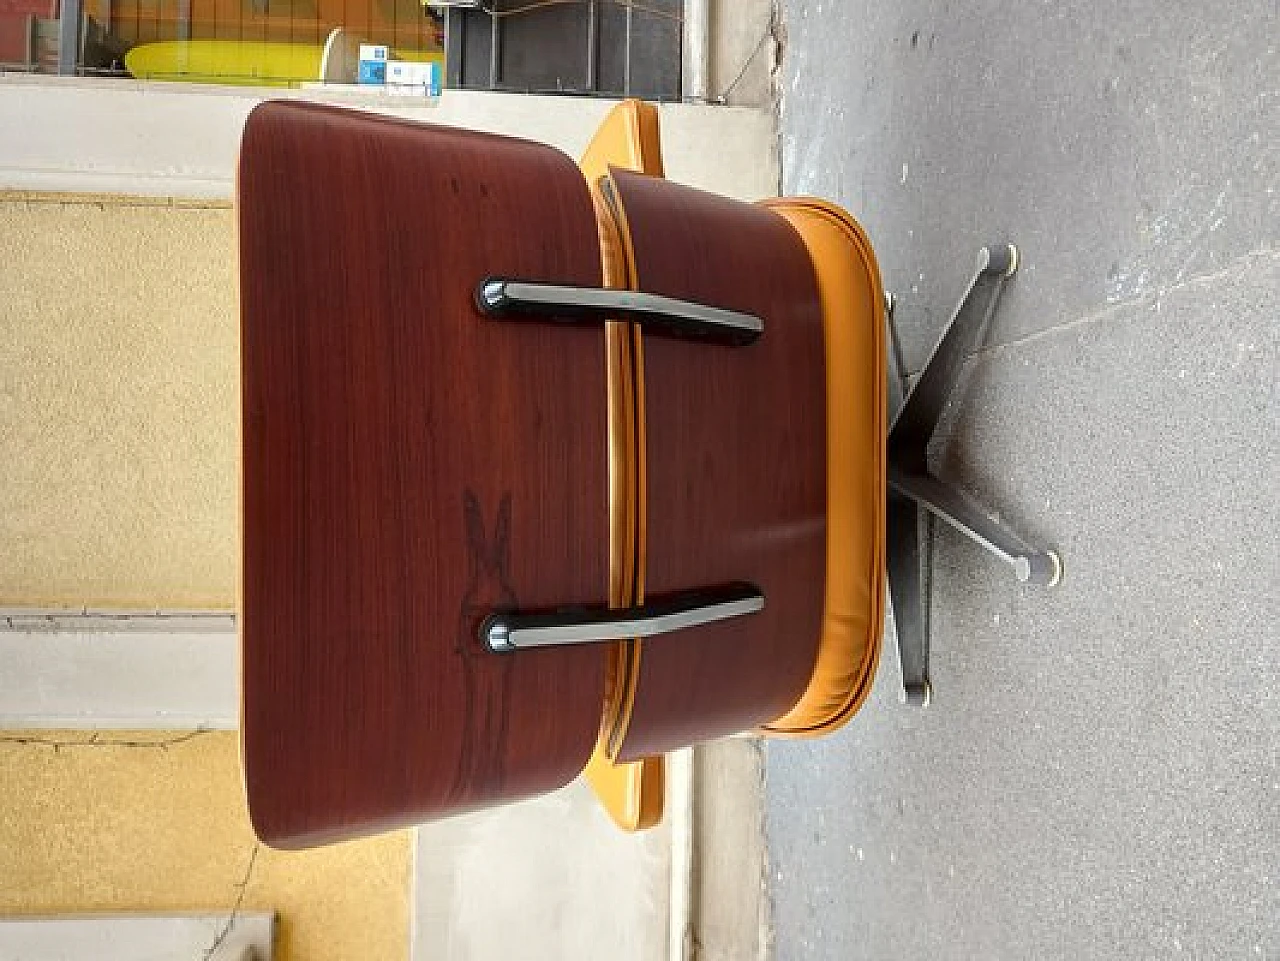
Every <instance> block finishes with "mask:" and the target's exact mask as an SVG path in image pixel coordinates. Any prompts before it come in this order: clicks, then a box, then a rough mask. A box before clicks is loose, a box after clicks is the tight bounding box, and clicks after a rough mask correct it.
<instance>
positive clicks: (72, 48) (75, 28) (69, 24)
mask: <svg viewBox="0 0 1280 961" xmlns="http://www.w3.org/2000/svg"><path fill="white" fill-rule="evenodd" d="M60 9H61V16H60V17H59V18H58V73H60V74H63V75H65V76H74V74H75V72H76V67H77V66H78V65H79V61H80V30H81V23H80V20H81V15H82V13H83V5H82V3H81V0H62V3H61V4H60Z"/></svg>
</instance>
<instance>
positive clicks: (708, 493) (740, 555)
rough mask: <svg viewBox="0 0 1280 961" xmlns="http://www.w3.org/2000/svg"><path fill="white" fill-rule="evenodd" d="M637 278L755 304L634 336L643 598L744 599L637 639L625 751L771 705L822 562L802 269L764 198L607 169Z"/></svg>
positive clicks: (744, 725) (777, 700)
mask: <svg viewBox="0 0 1280 961" xmlns="http://www.w3.org/2000/svg"><path fill="white" fill-rule="evenodd" d="M610 176H611V179H612V184H613V192H614V196H615V197H616V199H617V202H618V207H619V210H620V215H621V218H622V220H623V221H624V230H623V233H624V235H625V238H626V246H627V253H628V257H629V259H630V261H631V266H632V270H633V272H634V276H635V278H636V281H637V284H638V287H639V289H641V290H644V291H646V292H649V293H656V294H665V295H668V296H672V297H679V298H682V299H686V300H692V301H696V302H700V303H706V304H712V305H715V306H719V307H727V308H730V309H735V310H742V311H747V312H750V313H755V314H758V315H759V316H760V317H762V318H763V320H764V335H763V336H762V337H761V338H760V339H759V341H757V342H756V344H755V345H753V346H751V347H739V348H733V347H719V346H707V345H700V344H693V343H690V342H688V341H681V340H674V339H668V338H663V337H660V336H655V335H652V334H650V333H648V332H646V333H645V334H644V335H643V346H642V350H637V351H636V356H637V359H638V363H639V364H640V366H639V367H638V369H639V370H640V371H641V372H642V373H641V376H642V378H643V383H642V389H641V390H640V392H639V395H640V398H641V399H640V404H641V410H642V412H643V428H642V431H641V436H642V437H643V438H644V443H645V448H646V449H645V457H644V461H643V463H644V474H643V493H642V497H643V501H642V502H643V504H644V518H643V521H642V524H641V530H642V533H641V537H640V540H641V542H642V543H643V544H644V545H645V554H646V556H645V558H644V564H643V570H642V581H643V592H644V596H647V597H653V596H654V595H659V594H663V593H668V592H672V591H678V590H684V589H689V588H694V587H706V586H713V585H717V584H724V583H727V582H730V581H750V582H753V583H755V584H756V585H758V586H759V587H761V588H762V589H763V591H764V594H765V598H766V602H765V609H764V611H763V612H761V613H760V614H756V615H753V616H750V617H745V618H739V619H736V620H732V621H727V622H722V623H719V624H712V625H709V626H706V627H701V628H695V629H691V630H686V631H680V632H678V633H676V634H672V635H670V636H666V637H659V638H654V639H651V640H648V641H644V642H641V645H640V657H639V671H638V675H637V678H636V685H635V696H634V702H633V704H632V710H631V717H630V722H629V725H628V727H627V730H626V733H625V736H624V737H623V738H622V740H621V744H620V747H619V752H618V754H619V757H620V758H622V759H624V760H629V759H633V758H637V757H641V756H644V755H649V754H657V753H660V752H663V751H667V750H671V749H674V748H678V747H681V746H684V745H687V744H690V743H693V742H696V741H699V740H704V739H706V738H709V737H716V736H719V735H723V734H729V733H732V732H736V731H742V730H746V729H750V728H752V727H754V726H756V725H758V724H760V723H763V722H765V721H768V720H771V719H772V718H774V717H777V716H778V715H780V714H782V713H783V712H785V711H786V710H787V709H788V708H789V707H791V705H792V704H793V703H794V702H795V701H796V699H797V698H798V697H799V695H800V694H801V693H802V691H803V690H804V687H805V684H806V683H807V681H808V679H809V675H810V673H811V672H812V670H813V664H814V658H815V654H816V649H817V644H818V638H819V632H820V628H821V618H822V603H823V590H824V577H825V571H826V415H825V403H826V388H825V383H824V357H823V332H822V318H821V315H820V313H819V301H818V294H817V288H816V279H815V277H814V273H813V268H812V265H811V263H810V260H809V257H808V254H807V253H806V252H805V250H804V247H803V245H802V243H801V240H800V238H799V236H798V235H797V234H796V233H795V231H794V230H793V229H792V227H791V226H790V225H789V224H788V223H786V221H784V220H783V219H782V218H781V217H779V216H778V215H777V214H775V213H773V212H772V211H769V210H767V209H765V208H763V207H759V206H755V205H751V204H744V203H739V202H735V201H732V200H728V199H726V198H723V197H718V196H715V195H713V194H708V193H703V192H701V191H698V190H693V189H691V188H688V187H682V186H679V185H676V184H672V183H670V182H668V181H665V180H662V179H659V178H654V177H645V176H641V175H637V174H633V173H629V172H625V171H621V170H613V171H611V175H610Z"/></svg>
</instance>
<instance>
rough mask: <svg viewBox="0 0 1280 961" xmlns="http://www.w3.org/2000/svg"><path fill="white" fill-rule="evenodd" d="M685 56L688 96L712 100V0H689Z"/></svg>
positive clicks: (684, 79)
mask: <svg viewBox="0 0 1280 961" xmlns="http://www.w3.org/2000/svg"><path fill="white" fill-rule="evenodd" d="M629 11H630V8H628V12H629ZM682 59H683V63H682V67H683V69H682V71H681V73H682V75H683V76H682V78H681V87H682V93H683V95H684V99H685V100H692V101H694V102H695V103H706V102H707V101H708V100H710V99H711V0H685V3H684V56H683V58H682Z"/></svg>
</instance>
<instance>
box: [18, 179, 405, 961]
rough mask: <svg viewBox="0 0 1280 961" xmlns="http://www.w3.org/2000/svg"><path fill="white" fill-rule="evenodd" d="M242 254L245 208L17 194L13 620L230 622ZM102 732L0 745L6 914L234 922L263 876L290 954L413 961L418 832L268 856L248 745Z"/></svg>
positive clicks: (346, 960) (339, 960)
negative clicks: (110, 611) (236, 225)
mask: <svg viewBox="0 0 1280 961" xmlns="http://www.w3.org/2000/svg"><path fill="white" fill-rule="evenodd" d="M233 240H234V229H233V220H232V211H231V209H230V208H229V207H228V206H227V205H225V204H220V205H219V204H214V205H210V204H169V203H166V202H163V201H146V200H130V199H126V198H111V197H103V198H95V197H78V196H67V195H53V196H36V195H29V194H15V193H2V192H0V545H3V550H0V608H2V607H73V608H74V607H81V606H86V605H88V606H97V607H107V608H130V609H136V608H203V609H209V608H213V609H231V608H232V607H233V606H234V601H235V585H236V569H237V552H238V547H237V545H238V530H237V528H238V521H237V506H236V505H237V494H236V486H237V456H238V440H237V438H238V427H237V424H238V419H239V413H238V411H239V407H238V405H239V387H238V384H239V354H238V351H239V343H238V322H237V308H236V293H235V292H236V281H235V272H234V251H233ZM98 737H99V740H100V742H101V743H93V744H90V743H85V742H87V741H89V740H90V739H91V738H93V735H92V734H91V733H90V732H42V731H35V732H32V731H26V732H8V733H4V732H0V914H49V913H84V912H95V911H129V912H135V911H140V912H168V911H180V912H186V911H227V910H230V909H231V908H232V906H233V905H235V903H236V900H237V898H238V897H239V895H240V887H239V885H240V883H241V882H242V881H243V879H244V878H245V874H246V870H247V869H248V867H249V864H250V861H251V860H252V861H253V867H252V871H251V872H250V873H249V880H248V884H247V886H246V887H245V888H244V899H243V906H244V907H245V908H252V909H269V910H274V911H276V912H278V913H279V917H280V928H279V949H280V954H279V956H280V957H282V958H284V959H305V961H328V959H332V961H350V959H354V958H378V959H389V961H397V959H403V958H406V957H407V956H408V950H409V949H408V938H409V911H410V891H411V884H410V863H411V842H410V835H409V834H408V833H405V832H401V833H398V834H392V835H387V836H385V837H382V838H378V839H373V840H368V841H360V842H354V843H351V844H346V845H338V846H335V847H330V848H324V849H320V850H316V851H308V852H301V853H281V852H275V851H271V850H268V849H265V848H258V846H257V844H256V842H255V840H254V837H253V832H252V829H251V827H250V825H249V820H248V814H247V811H246V809H245V801H244V794H243V790H242V787H241V779H240V768H239V757H238V745H237V741H236V735H235V734H234V733H200V734H197V735H194V736H192V735H181V734H173V735H164V734H158V733H156V732H147V733H143V734H136V735H129V734H119V733H115V732H112V733H107V732H103V733H102V734H100V735H98ZM175 738H177V739H180V740H178V741H177V743H172V744H169V745H168V746H167V747H164V746H158V745H156V744H155V743H154V742H157V741H166V740H173V739H175ZM184 738H185V739H184ZM130 741H135V742H145V743H141V744H128V743H122V742H130ZM55 742H56V743H59V744H61V745H62V746H60V747H57V748H56V749H55V747H54V746H53V743H55ZM255 851H257V855H256V857H255V855H254V852H255Z"/></svg>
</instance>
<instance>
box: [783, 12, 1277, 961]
mask: <svg viewBox="0 0 1280 961" xmlns="http://www.w3.org/2000/svg"><path fill="white" fill-rule="evenodd" d="M783 16H784V22H785V26H786V47H785V55H784V62H783V70H782V73H781V76H780V80H781V92H782V124H781V126H782V130H781V144H780V147H781V156H782V165H783V188H784V192H787V193H813V194H817V195H819V196H827V197H831V198H833V199H835V200H837V201H839V202H841V203H843V204H844V205H846V206H847V207H848V208H849V209H850V210H851V211H852V212H853V213H854V214H855V216H857V217H859V218H860V219H861V220H862V221H863V223H864V224H865V226H866V227H867V229H868V231H869V233H870V236H871V238H872V240H873V242H874V243H875V244H876V246H877V251H878V253H879V256H880V258H881V267H882V270H883V273H884V276H885V281H886V286H887V287H888V288H889V289H890V290H892V291H894V292H895V293H896V294H897V295H898V297H899V301H898V303H899V307H898V311H897V318H898V323H899V325H900V328H901V332H902V335H903V341H904V348H905V352H906V356H907V359H908V364H909V366H911V367H913V368H914V367H918V365H919V364H920V363H922V362H923V359H924V358H925V356H927V352H928V350H929V348H930V347H931V345H932V343H933V340H934V338H935V337H936V336H937V334H938V332H939V330H940V328H941V325H942V324H943V323H945V321H946V318H947V316H948V314H949V311H950V309H951V307H952V306H953V305H954V301H955V298H956V296H957V294H958V292H959V291H960V289H961V287H962V285H963V283H964V281H965V279H966V274H967V273H968V272H969V271H970V270H971V269H972V262H973V261H972V258H973V255H974V252H975V251H976V249H977V248H978V247H979V246H981V245H982V244H984V243H989V242H999V241H1005V240H1009V241H1013V242H1015V243H1017V244H1018V246H1019V249H1020V251H1021V253H1022V255H1023V263H1022V269H1021V270H1020V272H1019V274H1018V275H1017V277H1016V278H1015V279H1014V281H1013V282H1012V284H1011V285H1010V286H1009V288H1008V290H1007V292H1006V295H1005V299H1004V301H1003V302H1002V305H1001V308H1000V311H999V313H998V315H997V317H996V318H995V322H994V324H993V326H992V329H991V331H990V333H989V337H988V342H987V345H986V347H985V348H984V349H983V350H982V351H980V352H979V354H978V356H977V357H975V358H974V360H973V361H972V362H971V364H970V365H969V368H968V371H967V380H966V382H965V384H964V385H962V389H961V391H960V393H959V394H958V395H957V397H956V401H955V407H954V410H953V411H952V412H951V417H950V420H951V423H950V425H949V429H948V431H947V436H945V437H944V438H943V439H942V443H941V444H939V445H938V449H937V451H936V453H937V456H938V457H939V458H940V460H939V467H940V469H941V471H942V473H943V474H944V476H946V477H949V478H952V479H956V480H958V481H960V482H962V483H965V484H966V485H968V486H969V487H970V489H971V490H973V491H974V492H975V493H976V494H977V495H978V496H979V497H980V498H981V499H982V500H983V501H984V502H985V503H986V504H988V505H989V506H990V507H991V508H993V509H996V510H999V512H1000V513H1001V514H1002V515H1003V516H1004V517H1005V518H1006V519H1008V520H1009V521H1010V522H1011V523H1013V524H1015V525H1017V526H1018V527H1020V528H1021V529H1022V530H1023V531H1024V533H1025V534H1026V535H1027V536H1029V537H1030V538H1032V539H1033V540H1036V541H1039V542H1041V543H1043V544H1045V545H1046V546H1053V547H1056V548H1057V549H1059V550H1060V551H1061V552H1062V554H1063V557H1064V559H1065V562H1066V571H1067V575H1066V579H1065V580H1064V582H1063V584H1062V585H1061V586H1060V587H1059V588H1057V589H1055V590H1044V589H1035V588H1026V587H1022V586H1020V585H1018V584H1017V583H1016V582H1015V581H1014V580H1013V578H1012V577H1011V576H1010V575H1009V574H1008V572H1007V570H1006V569H1004V568H1003V566H1002V565H1001V564H1000V563H999V562H998V561H995V560H994V559H992V558H989V557H987V556H986V555H984V554H982V552H981V551H980V550H979V549H977V548H976V547H974V546H973V545H971V544H970V543H968V542H967V541H965V540H964V539H963V538H961V537H960V536H959V535H954V534H952V533H951V532H950V531H949V530H941V531H939V534H938V538H937V545H936V549H935V556H934V584H933V594H932V599H933V613H934V631H933V678H934V685H935V692H936V700H935V703H934V704H933V705H932V706H931V707H930V708H929V709H927V710H926V711H923V712H920V711H912V710H910V709H908V708H906V707H905V706H902V705H900V704H899V703H898V700H897V684H898V673H897V666H896V658H895V657H894V655H893V653H892V648H893V644H894V641H893V636H892V632H890V633H889V636H888V637H887V638H886V644H887V648H886V657H885V658H884V661H883V662H882V663H883V668H882V671H881V674H880V677H879V679H878V681H877V684H876V688H875V690H874V691H873V694H872V697H871V700H870V702H869V703H868V705H867V707H866V708H865V709H864V711H863V712H862V714H861V715H860V716H858V717H857V718H855V719H854V720H853V722H852V723H851V724H850V725H849V727H848V728H846V729H845V731H843V732H841V733H840V734H838V735H836V736H833V737H831V738H828V739H825V740H821V741H816V742H810V743H805V744H795V743H780V744H770V745H769V746H768V748H767V751H766V765H765V767H766V777H767V787H766V824H767V836H768V850H769V858H770V865H769V871H770V874H769V896H770V898H771V903H772V922H773V926H774V935H773V936H774V954H775V956H776V957H777V958H778V959H783V961H785V959H808V958H814V959H817V958H823V959H825V958H838V959H855V958H884V957H897V958H905V959H910V958H930V959H939V958H943V959H946V958H973V957H984V958H1027V957H1035V958H1081V957H1088V958H1135V957H1142V958H1157V957H1158V958H1168V957H1178V956H1187V957H1197V958H1219V957H1221V958H1228V957H1229V958H1259V959H1272V961H1275V959H1280V747H1278V745H1280V645H1278V644H1277V635H1278V634H1280V630H1278V629H1277V626H1276V625H1277V620H1278V619H1280V601H1278V597H1280V592H1278V591H1277V588H1276V584H1277V581H1278V580H1280V576H1278V575H1280V563H1278V562H1277V556H1276V552H1275V543H1276V540H1277V536H1278V535H1280V514H1278V512H1277V507H1276V491H1278V490H1280V456H1278V455H1280V443H1278V441H1280V429H1278V428H1280V375H1278V361H1277V357H1278V354H1280V324H1277V314H1278V309H1280V293H1278V292H1280V251H1278V250H1277V247H1278V246H1280V245H1278V244H1277V240H1278V239H1280V196H1278V195H1277V188H1278V187H1280V152H1278V151H1277V150H1276V147H1275V144H1276V142H1277V132H1278V131H1280V48H1278V40H1280V4H1277V3H1275V2H1267V3H1246V2H1234V0H1233V2H1228V3H1226V4H1219V5H1212V6H1208V7H1206V6H1203V5H1196V4H1192V3H1189V2H1184V0H1177V2H1173V3H1155V2H1152V0H1135V2H1133V3H1128V4H1121V5H1112V6H1109V7H1106V8H1099V7H1097V6H1096V5H1093V4H1087V3H1083V2H1078V0H1067V2H1054V3H1041V2H1035V3H1028V4H1022V5H1015V6H1010V5H1007V4H999V3H996V2H994V0H985V2H980V3H977V4H966V5H964V7H963V8H961V7H960V6H959V5H956V4H953V3H949V2H942V0H936V2H926V0H907V2H904V3H899V4H893V5H890V6H876V5H871V4H862V3H859V4H844V5H841V4H836V3H834V2H833V0H809V2H796V0H787V2H784V4H783Z"/></svg>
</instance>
